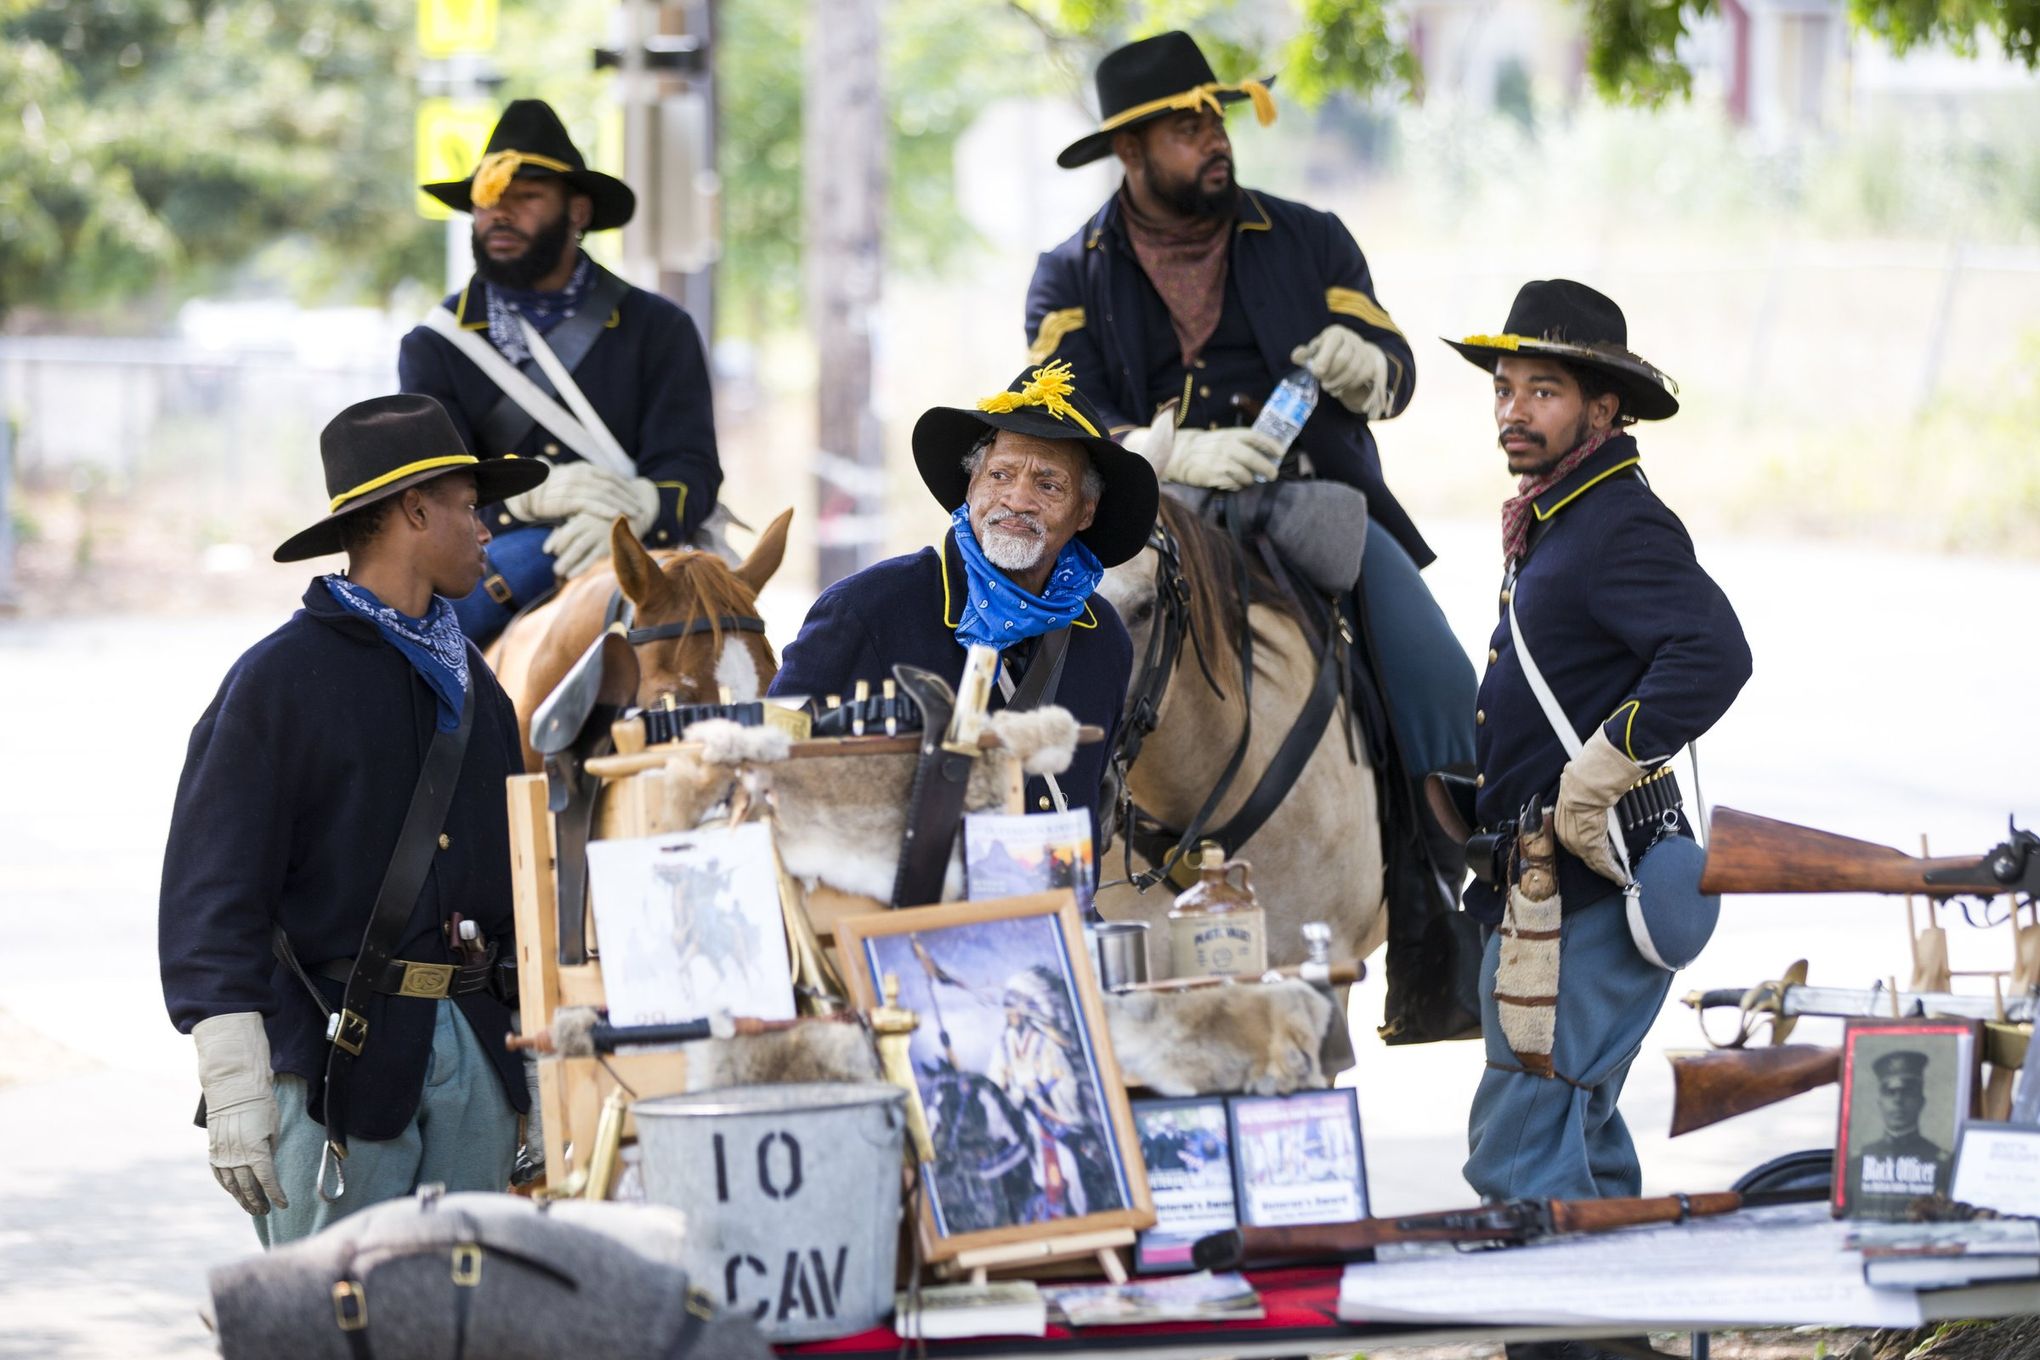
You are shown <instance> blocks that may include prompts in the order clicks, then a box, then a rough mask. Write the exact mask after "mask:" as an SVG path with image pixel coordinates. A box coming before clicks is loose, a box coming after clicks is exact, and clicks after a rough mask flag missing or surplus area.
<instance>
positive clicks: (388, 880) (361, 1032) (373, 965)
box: [319, 672, 475, 1194]
mask: <svg viewBox="0 0 2040 1360" xmlns="http://www.w3.org/2000/svg"><path fill="white" fill-rule="evenodd" d="M474 725H475V677H474V675H473V674H472V672H471V673H470V674H469V676H468V687H467V695H466V697H465V698H464V699H463V700H462V702H461V709H460V722H459V724H458V725H457V726H455V727H454V728H453V730H452V731H443V730H442V731H435V732H434V733H433V734H432V744H431V745H430V746H428V747H426V749H425V760H424V763H423V765H421V766H420V767H419V770H418V783H417V786H416V787H415V788H413V789H412V790H411V805H410V807H409V808H407V809H406V810H405V812H404V827H403V830H401V831H399V832H398V833H397V845H396V849H395V850H394V851H392V852H391V854H390V863H389V867H388V868H387V869H385V870H384V871H383V880H382V887H381V888H379V889H378V890H377V891H376V895H375V906H374V907H373V908H372V909H371V910H370V912H369V914H368V928H367V929H366V930H364V931H363V932H362V935H361V948H360V949H359V950H358V951H357V952H356V953H355V956H354V972H353V973H352V974H351V975H350V976H349V977H348V979H347V990H346V991H345V992H344V993H343V994H342V997H341V1001H340V1010H339V1011H338V1012H337V1014H336V1015H335V1016H334V1017H333V1018H332V1019H331V1020H330V1021H329V1025H330V1026H331V1029H332V1033H331V1035H330V1038H331V1040H332V1044H331V1046H330V1047H329V1048H328V1049H327V1052H326V1090H325V1099H326V1140H327V1141H328V1142H329V1143H331V1144H332V1148H331V1149H330V1150H331V1151H332V1152H334V1153H336V1154H338V1155H339V1156H343V1157H344V1156H346V1152H347V1097H348V1090H347V1079H348V1076H349V1074H350V1072H351V1071H352V1070H353V1066H354V1060H355V1059H356V1058H358V1057H360V1056H361V1053H362V1050H363V1048H364V1047H366V1045H367V1043H368V1038H369V1035H368V1020H367V1017H366V1010H365V1008H366V1007H367V1005H368V998H369V996H370V995H371V994H372V989H371V986H370V984H371V983H372V982H373V981H374V980H375V979H376V978H379V977H381V976H382V975H383V971H384V969H385V968H386V967H387V966H388V964H389V961H390V960H391V959H393V958H395V957H396V953H397V947H398V945H400V944H401V943H402V942H403V941H402V935H403V930H404V925H405V923H406V922H408V921H409V920H410V919H411V911H412V909H413V908H414V907H416V906H417V905H418V894H419V893H420V892H422V891H423V890H424V888H425V875H426V874H427V873H429V872H430V871H431V869H432V855H433V852H434V851H435V850H437V849H438V848H439V830H440V828H441V827H442V826H444V825H445V823H446V813H447V810H448V809H449V808H451V807H452V806H453V790H454V786H455V785H457V784H458V783H459V782H460V766H461V760H462V758H463V757H465V756H466V754H467V744H468V734H469V733H470V732H471V731H473V730H474ZM322 1165H323V1163H322ZM319 1188H320V1191H321V1193H322V1194H323V1193H324V1190H325V1186H324V1185H323V1184H322V1185H321V1186H320V1187H319Z"/></svg>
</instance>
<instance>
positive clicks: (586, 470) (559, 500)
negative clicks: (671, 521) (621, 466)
mask: <svg viewBox="0 0 2040 1360" xmlns="http://www.w3.org/2000/svg"><path fill="white" fill-rule="evenodd" d="M539 461H540V462H545V461H546V460H545V459H542V458H541V459H540V460H539ZM551 467H552V472H551V474H550V475H548V476H547V477H546V479H545V480H544V481H542V482H540V483H539V484H538V485H537V486H534V487H533V488H531V490H529V491H523V492H519V493H518V494H517V495H515V496H512V497H511V498H510V499H508V500H506V501H504V502H503V506H504V508H505V509H507V510H509V512H510V513H511V514H513V515H515V516H517V518H519V519H521V520H526V521H529V522H531V523H534V524H537V523H543V522H545V521H547V520H555V519H566V518H567V517H568V516H570V515H599V516H601V518H602V519H603V520H605V521H607V520H612V519H615V518H616V517H617V516H618V515H630V514H633V513H635V512H636V510H637V509H638V506H639V503H640V498H639V496H638V494H637V493H636V492H634V491H633V490H632V489H631V484H630V482H629V481H627V480H626V479H624V478H622V477H619V476H617V475H616V474H615V473H613V472H607V471H604V470H603V469H602V468H599V467H596V466H595V465H594V464H593V463H553V464H551ZM640 480H641V479H640ZM645 485H646V487H647V488H651V483H650V482H646V483H645ZM658 511H659V493H658V491H657V490H656V489H652V513H653V514H657V513H658ZM645 522H646V523H647V524H650V523H651V520H650V519H649V518H647V519H646V521H645Z"/></svg>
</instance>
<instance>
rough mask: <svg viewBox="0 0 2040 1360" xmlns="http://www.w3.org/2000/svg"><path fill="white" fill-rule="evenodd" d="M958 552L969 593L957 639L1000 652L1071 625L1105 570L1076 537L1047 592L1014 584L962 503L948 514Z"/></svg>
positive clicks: (960, 611) (1059, 561)
mask: <svg viewBox="0 0 2040 1360" xmlns="http://www.w3.org/2000/svg"><path fill="white" fill-rule="evenodd" d="M949 524H950V528H951V530H952V531H953V532H954V533H955V535H956V552H957V555H958V556H959V557H961V558H962V559H963V579H964V582H965V583H966V584H967V585H968V586H969V588H970V596H969V598H968V599H966V600H965V601H964V602H963V604H962V605H961V606H960V607H959V608H958V610H957V619H958V622H957V625H956V640H957V641H958V642H960V643H962V644H963V645H964V646H966V647H968V646H970V645H971V644H972V643H973V642H982V643H985V644H987V645H988V646H992V647H997V648H999V649H1000V650H1001V651H1003V650H1005V649H1006V648H1008V647H1011V646H1012V645H1013V644H1014V643H1016V642H1022V641H1025V640H1026V639H1028V638H1031V637H1040V636H1041V635H1042V634H1043V633H1050V632H1054V631H1055V630H1056V629H1058V628H1064V627H1067V626H1068V625H1069V624H1070V623H1072V622H1074V621H1075V620H1076V618H1077V617H1078V616H1079V615H1081V614H1082V613H1083V612H1084V605H1085V603H1086V602H1087V601H1088V600H1089V599H1090V598H1091V592H1093V591H1095V590H1096V589H1097V588H1098V582H1100V581H1102V580H1104V579H1105V568H1104V566H1103V565H1101V564H1100V563H1099V561H1098V555H1097V554H1096V553H1094V552H1092V551H1091V550H1090V549H1089V548H1087V547H1085V546H1084V545H1083V544H1082V543H1080V542H1078V541H1077V540H1076V539H1074V538H1073V539H1071V540H1070V541H1069V542H1068V543H1065V544H1064V545H1063V550H1062V551H1061V552H1060V553H1058V554H1057V555H1056V559H1055V566H1054V567H1053V568H1051V569H1050V571H1049V573H1048V593H1047V594H1045V595H1033V594H1029V593H1028V592H1027V591H1025V590H1022V589H1021V588H1020V587H1019V586H1017V585H1015V584H1013V580H1012V578H1011V577H1009V576H1007V575H1006V573H1004V572H1003V571H1000V570H999V569H998V568H997V567H995V566H993V565H992V562H991V559H989V558H987V557H986V556H985V550H984V549H983V548H982V547H980V546H979V545H978V541H977V535H976V534H974V533H972V532H971V527H970V507H969V506H968V505H959V506H957V507H956V512H955V513H954V514H952V515H951V516H950V517H949Z"/></svg>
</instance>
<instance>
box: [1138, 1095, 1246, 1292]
mask: <svg viewBox="0 0 2040 1360" xmlns="http://www.w3.org/2000/svg"><path fill="white" fill-rule="evenodd" d="M1133 1127H1134V1132H1135V1133H1136V1134H1137V1135H1138V1136H1139V1138H1140V1158H1141V1161H1142V1163H1143V1164H1145V1165H1146V1167H1147V1179H1148V1190H1149V1192H1150V1193H1151V1194H1153V1196H1154V1200H1155V1226H1154V1227H1152V1228H1150V1229H1149V1230H1148V1231H1146V1232H1144V1233H1142V1234H1141V1235H1140V1237H1139V1239H1138V1240H1137V1241H1136V1242H1135V1244H1134V1249H1133V1268H1134V1270H1135V1271H1136V1272H1137V1273H1138V1274H1142V1275H1154V1274H1159V1273H1162V1272H1165V1271H1175V1270H1194V1269H1195V1268H1196V1267H1195V1266H1194V1265H1193V1264H1192V1263H1191V1260H1190V1248H1191V1247H1192V1246H1194V1245H1195V1244H1196V1242H1197V1239H1198V1238H1200V1237H1203V1236H1205V1235H1206V1234H1207V1233H1215V1232H1224V1231H1225V1230H1226V1229H1227V1228H1232V1227H1237V1226H1238V1225H1239V1214H1238V1211H1237V1210H1236V1209H1235V1208H1234V1204H1235V1200H1234V1190H1233V1165H1232V1128H1231V1126H1230V1124H1229V1122H1228V1121H1227V1119H1226V1112H1225V1097H1224V1096H1189V1097H1187V1098H1184V1099H1180V1100H1136V1101H1134V1102H1133Z"/></svg>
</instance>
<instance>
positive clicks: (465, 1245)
mask: <svg viewBox="0 0 2040 1360" xmlns="http://www.w3.org/2000/svg"><path fill="white" fill-rule="evenodd" d="M453 1282H454V1283H455V1284H457V1285H459V1286H460V1287H461V1288H462V1289H473V1288H474V1287H475V1286H476V1285H478V1284H480V1283H481V1282H482V1248H481V1244H480V1243H478V1242H457V1243H455V1244H454V1248H453Z"/></svg>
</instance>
